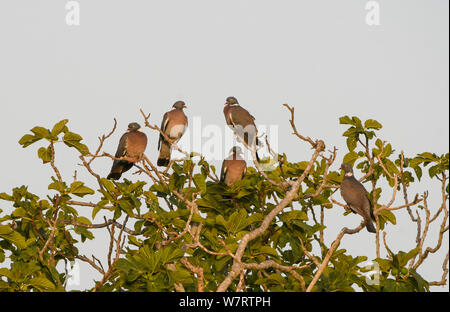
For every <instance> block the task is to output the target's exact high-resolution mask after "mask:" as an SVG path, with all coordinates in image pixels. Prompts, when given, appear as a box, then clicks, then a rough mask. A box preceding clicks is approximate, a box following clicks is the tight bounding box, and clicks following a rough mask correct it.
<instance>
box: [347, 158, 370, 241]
mask: <svg viewBox="0 0 450 312" xmlns="http://www.w3.org/2000/svg"><path fill="white" fill-rule="evenodd" d="M341 169H342V170H344V173H345V176H344V179H343V180H342V183H341V195H342V198H344V200H345V202H346V203H347V205H349V206H350V209H351V210H352V211H353V213H357V214H359V215H360V216H362V217H363V218H364V222H365V223H366V228H367V231H369V232H371V233H376V229H375V227H374V225H373V223H372V220H373V221H375V216H374V215H373V212H372V204H371V203H370V200H369V196H368V194H367V191H366V189H365V188H364V186H363V185H362V184H361V182H359V181H358V180H356V179H355V177H354V176H353V169H352V166H351V165H350V164H347V163H343V164H342V165H341Z"/></svg>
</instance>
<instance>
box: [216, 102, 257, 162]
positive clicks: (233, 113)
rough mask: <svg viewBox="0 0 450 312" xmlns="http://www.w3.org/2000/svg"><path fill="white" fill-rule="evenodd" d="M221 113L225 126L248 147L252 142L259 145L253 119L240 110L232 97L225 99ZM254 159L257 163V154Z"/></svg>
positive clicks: (239, 106)
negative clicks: (223, 116)
mask: <svg viewBox="0 0 450 312" xmlns="http://www.w3.org/2000/svg"><path fill="white" fill-rule="evenodd" d="M223 113H224V115H225V120H226V122H227V125H228V126H230V128H231V130H233V131H235V132H236V133H237V134H238V135H239V136H240V137H241V138H243V139H244V142H245V143H246V144H247V145H248V146H250V147H252V145H253V141H254V140H255V143H256V145H257V146H259V145H260V144H259V143H260V142H259V140H258V137H257V135H258V129H257V128H256V125H255V117H253V116H252V115H251V114H250V113H249V112H248V111H247V110H246V109H245V108H242V107H241V105H239V102H238V100H237V99H236V98H235V97H234V96H230V97H228V98H227V100H226V102H225V107H224V109H223ZM256 158H257V160H258V161H259V156H258V153H256Z"/></svg>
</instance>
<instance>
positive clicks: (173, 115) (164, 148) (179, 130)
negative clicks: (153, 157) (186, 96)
mask: <svg viewBox="0 0 450 312" xmlns="http://www.w3.org/2000/svg"><path fill="white" fill-rule="evenodd" d="M172 107H173V109H172V110H171V111H169V112H167V113H165V114H164V117H163V120H162V122H161V131H162V132H164V134H165V135H166V136H167V137H169V138H170V139H171V140H173V143H176V142H178V140H180V138H181V137H182V136H183V134H184V132H185V131H186V128H187V125H188V119H187V117H186V115H185V114H184V112H183V109H184V108H187V106H186V104H185V103H184V102H183V101H178V102H176V103H175V104H174V105H173V106H172ZM158 149H159V156H158V162H157V165H158V166H163V167H167V166H168V165H169V163H170V156H171V155H170V154H171V143H170V142H168V141H167V140H166V139H165V138H164V136H163V135H162V134H160V135H159V142H158Z"/></svg>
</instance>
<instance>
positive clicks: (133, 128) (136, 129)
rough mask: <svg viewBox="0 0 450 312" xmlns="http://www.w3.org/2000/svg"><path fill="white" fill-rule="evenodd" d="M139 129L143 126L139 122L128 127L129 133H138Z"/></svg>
mask: <svg viewBox="0 0 450 312" xmlns="http://www.w3.org/2000/svg"><path fill="white" fill-rule="evenodd" d="M139 129H141V125H139V124H138V123H137V122H132V123H130V124H129V125H128V131H138V130H139Z"/></svg>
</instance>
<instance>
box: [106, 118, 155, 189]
mask: <svg viewBox="0 0 450 312" xmlns="http://www.w3.org/2000/svg"><path fill="white" fill-rule="evenodd" d="M140 129H141V126H140V125H139V124H138V123H135V122H133V123H130V124H129V125H128V129H127V132H126V133H125V134H124V135H122V137H121V138H120V141H119V146H118V147H117V151H116V154H115V155H114V156H115V157H116V158H124V159H122V160H116V159H115V160H114V162H113V165H112V168H111V171H110V173H109V175H108V177H107V178H108V179H113V180H118V179H120V177H121V176H122V173H124V172H126V171H128V170H130V169H131V168H132V167H133V165H134V163H136V162H139V161H141V160H142V156H143V154H144V152H145V148H146V147H147V136H146V135H145V133H143V132H141V131H140Z"/></svg>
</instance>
